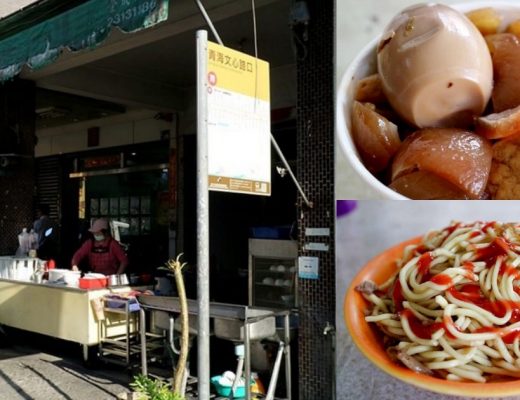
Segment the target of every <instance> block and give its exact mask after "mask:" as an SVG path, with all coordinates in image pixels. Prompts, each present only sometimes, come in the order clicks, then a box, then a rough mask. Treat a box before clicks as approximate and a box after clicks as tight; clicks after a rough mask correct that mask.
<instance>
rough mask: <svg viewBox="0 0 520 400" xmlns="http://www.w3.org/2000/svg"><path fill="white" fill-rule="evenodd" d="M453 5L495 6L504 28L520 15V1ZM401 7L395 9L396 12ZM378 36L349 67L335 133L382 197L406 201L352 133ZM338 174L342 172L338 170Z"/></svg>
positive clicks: (360, 172) (469, 7)
mask: <svg viewBox="0 0 520 400" xmlns="http://www.w3.org/2000/svg"><path fill="white" fill-rule="evenodd" d="M449 6H450V7H453V8H455V9H456V10H459V11H460V12H462V13H466V12H468V11H471V10H476V9H479V8H484V7H493V8H494V9H496V10H497V11H498V12H499V13H500V14H501V15H502V16H503V18H504V19H503V23H502V25H503V27H504V28H505V26H507V25H508V24H509V23H510V22H512V21H514V20H516V19H519V18H520V1H518V0H511V1H478V2H468V3H461V4H450V5H449ZM399 11H401V10H400V9H399V10H398V9H396V12H395V14H397V13H398V12H399ZM378 42H379V36H378V37H376V38H375V39H373V40H371V41H370V42H369V43H368V44H367V45H366V46H365V47H363V49H362V50H361V51H360V52H359V53H358V55H357V56H356V57H355V58H354V60H352V62H351V63H350V64H349V66H348V67H347V69H346V71H345V72H344V74H343V76H342V77H341V82H340V85H339V88H338V93H337V95H336V135H337V141H338V142H339V144H340V148H341V150H342V152H343V154H344V155H345V157H346V158H347V161H348V163H349V164H350V165H351V167H352V168H353V169H354V171H355V172H356V174H357V175H358V176H359V177H360V178H361V179H362V180H363V181H364V182H365V183H366V184H367V185H368V186H370V187H371V188H372V189H374V191H376V192H377V193H378V194H379V195H380V196H381V197H383V198H386V199H393V200H404V199H407V197H405V196H403V195H401V194H399V193H397V192H395V191H393V190H392V189H390V188H389V187H388V186H387V185H385V184H384V183H382V182H380V181H379V180H378V179H377V178H376V177H375V176H374V175H372V173H371V172H370V171H368V169H366V167H365V166H364V164H363V161H361V159H360V157H359V153H358V152H357V150H356V146H355V144H354V141H353V140H352V137H351V135H350V129H351V122H350V121H351V110H352V101H353V99H354V94H355V89H356V86H357V83H358V82H359V80H360V79H362V78H365V77H367V76H369V75H371V74H373V73H375V72H376V71H377V62H376V47H377V44H378ZM336 173H339V171H336Z"/></svg>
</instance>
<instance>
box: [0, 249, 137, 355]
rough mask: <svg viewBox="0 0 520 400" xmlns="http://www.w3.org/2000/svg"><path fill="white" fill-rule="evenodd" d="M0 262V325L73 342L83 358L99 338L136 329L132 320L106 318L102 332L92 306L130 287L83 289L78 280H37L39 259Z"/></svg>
mask: <svg viewBox="0 0 520 400" xmlns="http://www.w3.org/2000/svg"><path fill="white" fill-rule="evenodd" d="M0 261H1V263H0V324H2V325H5V326H8V327H12V328H17V329H23V330H26V331H30V332H35V333H39V334H43V335H48V336H51V337H54V338H58V339H63V340H68V341H71V342H75V343H78V344H80V345H82V347H83V358H84V360H85V361H88V358H89V348H90V347H92V346H99V345H100V343H102V341H103V339H104V338H105V337H107V336H115V335H127V334H130V333H132V332H137V320H136V319H134V320H132V321H130V322H129V321H128V320H127V319H124V318H121V317H116V318H114V317H111V318H110V317H108V318H109V324H108V325H107V324H106V323H104V324H105V327H106V328H107V329H105V330H103V331H102V330H101V329H100V319H101V318H99V316H98V317H96V313H95V307H94V305H95V304H96V302H99V301H102V300H103V299H104V297H105V296H107V295H110V294H119V295H122V294H125V293H128V292H130V291H131V290H132V288H130V286H128V285H120V286H114V287H99V288H92V289H86V288H85V289H84V288H80V287H79V286H78V284H79V282H78V280H76V282H75V283H74V282H70V281H69V284H67V283H65V282H64V281H55V282H52V281H47V280H45V281H41V280H40V279H39V278H36V277H37V276H38V272H39V268H40V267H41V266H42V265H43V261H42V260H39V259H37V258H29V257H27V258H16V257H2V258H1V260H0ZM70 272H72V271H70ZM78 279H79V276H78ZM101 307H103V304H102V303H101ZM96 350H97V347H96Z"/></svg>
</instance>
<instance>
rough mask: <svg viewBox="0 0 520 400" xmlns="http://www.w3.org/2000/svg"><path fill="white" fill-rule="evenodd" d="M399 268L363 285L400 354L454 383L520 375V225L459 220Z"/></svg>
mask: <svg viewBox="0 0 520 400" xmlns="http://www.w3.org/2000/svg"><path fill="white" fill-rule="evenodd" d="M397 266H398V271H397V272H396V274H395V275H393V276H392V277H391V278H390V279H389V280H388V281H387V282H384V283H382V284H380V285H378V286H376V287H375V290H373V291H372V292H368V291H362V294H363V296H364V297H365V299H366V300H367V301H368V302H370V303H371V304H372V306H373V307H372V308H371V311H370V313H369V315H367V316H366V321H368V322H371V323H375V324H377V326H378V327H379V328H380V329H381V330H382V331H383V332H384V334H385V335H386V336H387V337H390V338H392V340H391V341H392V342H393V344H394V345H393V346H391V349H390V350H392V351H394V352H398V353H399V355H398V357H397V359H399V360H401V362H403V364H405V365H407V366H408V367H409V368H411V369H413V370H416V371H418V372H421V373H430V371H431V372H432V373H433V374H434V375H436V376H439V377H443V378H445V379H448V380H454V381H474V382H486V381H489V380H490V379H496V376H497V375H499V376H511V377H516V378H518V377H520V224H503V223H498V222H490V223H484V222H476V223H471V224H463V223H459V222H457V223H452V224H451V225H450V226H449V227H447V228H445V229H442V230H439V231H432V232H430V233H428V234H426V235H425V236H424V238H423V240H422V242H421V243H419V244H416V245H411V246H407V247H406V248H405V249H404V252H403V256H402V258H401V259H400V260H398V261H397ZM411 358H412V360H411V361H412V362H411V363H410V359H411ZM414 363H415V364H414ZM410 364H411V365H418V366H420V368H414V367H411V366H410ZM424 371H428V372H424Z"/></svg>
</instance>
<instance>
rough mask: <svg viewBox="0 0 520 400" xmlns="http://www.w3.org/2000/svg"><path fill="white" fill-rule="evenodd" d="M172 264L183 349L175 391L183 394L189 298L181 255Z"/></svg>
mask: <svg viewBox="0 0 520 400" xmlns="http://www.w3.org/2000/svg"><path fill="white" fill-rule="evenodd" d="M170 266H171V267H173V268H172V269H173V273H174V276H175V284H176V285H177V292H178V294H179V302H180V305H181V351H180V354H179V360H178V362H177V367H176V368H175V373H174V376H173V382H174V383H173V391H174V392H175V393H179V394H181V395H182V394H183V393H181V389H182V380H183V377H184V373H185V369H186V360H187V359H188V344H189V320H188V300H187V298H186V289H185V288H184V277H183V276H182V267H183V266H184V265H181V262H180V261H179V257H177V259H176V260H175V261H174V262H173V263H171V264H170Z"/></svg>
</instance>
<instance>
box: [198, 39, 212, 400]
mask: <svg viewBox="0 0 520 400" xmlns="http://www.w3.org/2000/svg"><path fill="white" fill-rule="evenodd" d="M207 47H208V33H207V32H206V31H204V30H200V31H197V302H198V311H199V314H198V325H199V326H198V338H197V347H198V371H197V372H198V388H199V394H198V398H199V399H209V398H210V386H209V371H210V370H209V362H210V360H209V192H208V125H207V121H208V89H207V75H208V71H207V70H208V58H207Z"/></svg>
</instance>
